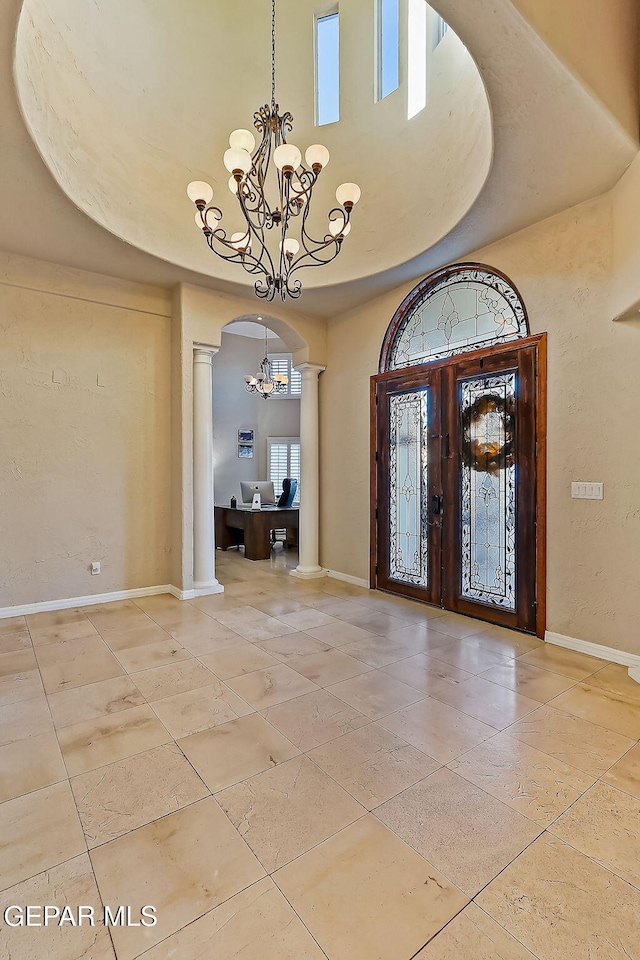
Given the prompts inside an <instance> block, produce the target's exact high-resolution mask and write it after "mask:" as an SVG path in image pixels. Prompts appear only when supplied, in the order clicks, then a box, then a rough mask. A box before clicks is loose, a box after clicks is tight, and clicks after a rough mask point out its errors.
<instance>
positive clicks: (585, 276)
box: [321, 196, 640, 653]
mask: <svg viewBox="0 0 640 960" xmlns="http://www.w3.org/2000/svg"><path fill="white" fill-rule="evenodd" d="M469 259H477V260H480V261H483V262H485V263H488V264H490V265H492V266H494V267H497V268H498V269H500V270H502V271H504V272H505V273H506V274H507V275H508V276H510V277H511V278H512V280H513V281H514V282H515V284H516V286H517V287H518V288H519V289H520V291H521V293H522V295H523V298H524V301H525V303H526V305H527V308H528V310H529V314H530V319H531V330H532V332H533V333H538V332H541V331H548V335H549V386H548V399H549V450H548V452H549V498H548V537H549V549H548V622H547V629H548V630H550V631H552V632H556V633H560V634H564V635H566V636H571V637H577V638H579V639H582V640H588V641H591V642H594V643H600V644H604V645H606V646H611V647H615V648H618V649H622V650H627V651H630V652H633V653H640V629H639V628H640V607H639V605H638V582H637V578H638V569H639V568H640V507H639V501H638V491H639V490H640V458H639V457H638V455H637V450H638V449H639V447H640V418H639V417H638V405H639V404H640V378H639V377H638V368H639V362H640V324H638V323H613V322H612V320H611V314H610V297H611V268H612V260H611V197H610V196H607V197H604V198H602V199H600V200H596V201H591V202H589V203H587V204H583V205H581V206H579V207H576V208H574V209H572V210H569V211H566V212H565V213H563V214H560V215H558V216H556V217H554V218H552V219H550V220H547V221H545V222H543V223H540V224H537V225H535V226H533V227H531V228H529V229H527V230H524V231H521V232H520V233H518V234H515V235H514V236H512V237H509V238H507V239H506V240H503V241H501V242H500V243H497V244H494V245H492V246H491V247H488V248H485V249H483V250H480V251H477V252H476V253H474V254H472V255H470V257H469ZM408 289H409V287H408V286H405V287H402V288H399V289H397V290H396V291H394V292H392V293H390V294H387V295H386V296H385V297H382V298H379V299H378V300H375V301H373V302H372V303H370V304H369V305H368V306H366V307H365V308H362V309H359V310H357V311H353V312H351V313H349V314H346V315H343V316H341V317H338V318H336V319H335V320H333V321H332V322H331V324H330V329H329V342H328V360H327V370H326V373H324V374H323V375H322V378H321V403H322V464H323V467H322V470H323V474H322V484H321V489H322V545H321V550H322V555H321V562H322V564H323V565H324V566H326V567H329V568H330V569H335V570H340V571H342V572H344V573H348V574H351V575H353V576H356V577H363V578H364V577H367V576H368V556H369V529H368V510H369V441H368V430H369V377H370V375H371V374H374V373H375V372H376V369H377V362H378V354H379V349H380V345H381V342H382V338H383V336H384V332H385V330H386V327H387V324H388V322H389V320H390V319H391V316H392V315H393V312H394V310H395V308H396V307H397V305H398V304H399V303H400V301H401V300H402V298H403V297H404V296H405V294H406V293H407V291H408ZM572 480H596V481H603V482H604V484H605V499H604V501H603V502H590V501H587V502H585V501H575V500H571V499H570V484H571V481H572Z"/></svg>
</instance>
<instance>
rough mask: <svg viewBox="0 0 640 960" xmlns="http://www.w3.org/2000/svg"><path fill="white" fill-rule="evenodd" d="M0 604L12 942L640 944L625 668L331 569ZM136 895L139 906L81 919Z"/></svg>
mask: <svg viewBox="0 0 640 960" xmlns="http://www.w3.org/2000/svg"><path fill="white" fill-rule="evenodd" d="M217 559H218V571H219V576H220V579H221V581H222V582H224V583H225V585H226V591H225V593H224V594H223V595H220V596H214V597H205V598H201V599H198V600H195V601H192V602H189V603H181V602H179V601H177V600H175V599H174V598H172V597H170V596H159V597H147V598H143V599H140V600H137V601H126V602H122V603H113V604H103V605H100V606H95V607H83V608H81V609H78V610H65V611H60V612H55V613H44V614H39V615H36V616H29V617H27V618H26V619H25V618H23V617H17V618H14V619H13V620H4V621H0V891H1V894H0V903H1V907H2V910H4V908H5V907H6V906H10V905H13V904H15V905H21V906H26V905H27V904H33V905H44V904H52V905H57V906H60V907H63V906H65V905H67V904H68V905H70V906H71V907H73V908H74V909H75V908H77V906H79V905H83V906H90V905H93V906H94V907H95V911H96V925H95V926H94V927H90V926H87V925H86V924H85V925H83V926H72V925H71V924H66V925H65V926H63V927H61V928H59V927H57V926H50V927H48V928H45V927H37V926H35V927H33V926H32V927H11V926H9V925H8V924H6V923H3V922H1V921H0V956H2V957H5V956H6V957H10V958H11V960H42V958H44V957H46V958H47V960H115V958H117V960H134V958H137V957H140V956H142V957H144V958H145V960H323V958H324V960H327V958H328V960H494V958H498V960H535V958H537V960H588V958H594V960H595V958H597V960H640V867H639V866H638V864H640V744H639V743H638V739H639V738H640V685H637V684H635V683H634V682H633V681H630V680H629V678H628V676H627V674H626V670H625V669H624V668H622V667H618V666H616V665H615V664H606V663H605V662H604V661H601V660H597V659H594V658H593V657H587V656H583V655H581V654H577V653H573V652H571V651H567V650H561V649H559V648H556V647H552V646H550V645H545V644H542V643H540V642H539V641H537V640H535V639H533V638H531V637H526V636H523V635H520V634H514V633H510V632H509V631H506V630H502V629H499V628H493V627H491V626H488V625H487V624H485V623H481V622H479V621H474V620H470V619H467V618H463V617H459V616H455V615H452V614H445V613H443V612H442V611H439V610H436V609H432V608H428V607H424V606H421V605H419V604H416V603H413V602H411V601H407V600H403V599H399V598H394V597H390V596H387V595H383V594H378V593H372V592H371V591H367V590H364V589H361V588H359V587H354V586H350V585H348V584H344V583H341V582H339V581H336V580H322V581H315V582H311V583H300V582H299V581H296V580H294V579H292V578H290V577H289V576H288V572H289V571H288V565H290V564H291V563H293V562H294V560H295V557H293V556H287V555H285V554H283V553H279V554H277V555H276V557H275V558H274V559H273V560H271V561H264V562H260V563H251V562H249V561H245V560H244V559H243V557H242V555H239V554H238V553H236V552H230V553H228V554H220V553H218V555H217ZM105 904H106V905H108V906H109V907H110V908H111V910H112V911H113V912H115V910H116V909H117V907H118V906H119V905H121V904H122V905H124V906H130V907H131V915H132V920H138V919H139V910H140V908H141V907H142V906H143V905H146V904H151V905H153V906H155V907H156V910H157V915H158V923H157V925H156V926H154V927H144V926H131V927H123V926H111V927H109V928H105V927H104V926H103V925H102V923H101V922H100V920H101V917H102V911H103V905H105Z"/></svg>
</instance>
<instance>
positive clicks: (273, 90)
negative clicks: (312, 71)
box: [271, 0, 276, 113]
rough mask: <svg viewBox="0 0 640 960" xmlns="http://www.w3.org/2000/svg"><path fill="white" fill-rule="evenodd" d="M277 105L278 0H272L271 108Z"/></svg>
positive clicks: (273, 108)
mask: <svg viewBox="0 0 640 960" xmlns="http://www.w3.org/2000/svg"><path fill="white" fill-rule="evenodd" d="M275 105H276V0H271V109H272V111H273V112H274V113H275Z"/></svg>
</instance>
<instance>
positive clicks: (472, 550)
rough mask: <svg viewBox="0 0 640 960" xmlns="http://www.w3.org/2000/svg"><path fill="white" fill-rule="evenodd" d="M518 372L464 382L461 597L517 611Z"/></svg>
mask: <svg viewBox="0 0 640 960" xmlns="http://www.w3.org/2000/svg"><path fill="white" fill-rule="evenodd" d="M516 384H517V372H516V371H515V370H508V371H505V372H504V373H499V374H487V375H485V376H482V377H474V378H472V379H469V380H462V381H460V383H459V384H458V391H459V401H458V402H459V405H460V433H461V447H462V450H461V454H462V455H461V458H460V549H461V557H460V565H461V578H460V580H461V583H460V595H461V597H464V598H466V599H468V600H478V601H480V602H482V603H487V604H493V605H495V606H496V607H500V608H502V609H504V610H515V608H516V465H515V457H514V450H515V422H514V421H515V417H514V414H515V396H516Z"/></svg>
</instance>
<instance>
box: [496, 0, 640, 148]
mask: <svg viewBox="0 0 640 960" xmlns="http://www.w3.org/2000/svg"><path fill="white" fill-rule="evenodd" d="M513 2H514V6H516V7H517V8H518V9H519V10H520V12H521V13H522V15H523V16H524V17H525V19H526V20H528V21H529V23H530V24H531V26H532V27H533V28H534V30H536V32H537V33H538V34H539V35H540V36H541V37H542V39H543V40H544V41H545V43H547V44H548V45H549V46H550V48H551V49H552V50H553V51H554V52H555V53H556V54H557V55H558V57H559V58H560V59H561V60H563V61H564V62H565V63H566V64H567V66H568V67H569V68H570V69H571V70H573V72H574V73H575V74H576V76H578V77H579V78H580V79H581V80H583V81H584V82H585V83H586V84H587V85H588V86H589V87H591V89H592V91H593V92H594V93H595V94H596V96H598V97H599V98H600V99H601V100H602V101H603V103H604V104H605V105H606V106H607V107H608V108H609V110H611V112H612V113H613V114H614V115H615V116H616V118H617V119H618V121H619V123H620V124H621V125H622V126H623V127H624V128H625V130H627V131H628V132H629V133H630V134H631V135H632V136H633V137H637V135H638V94H639V92H640V91H639V84H638V52H639V49H640V44H639V42H638V41H639V39H640V36H639V34H640V17H639V12H638V11H639V7H638V3H637V0H560V2H559V0H513Z"/></svg>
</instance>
